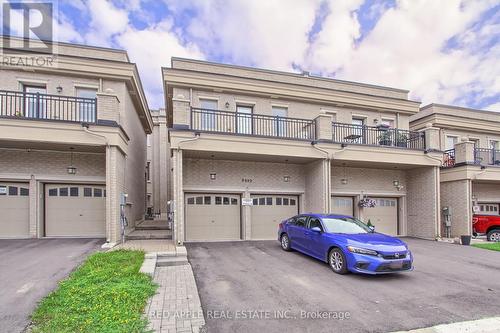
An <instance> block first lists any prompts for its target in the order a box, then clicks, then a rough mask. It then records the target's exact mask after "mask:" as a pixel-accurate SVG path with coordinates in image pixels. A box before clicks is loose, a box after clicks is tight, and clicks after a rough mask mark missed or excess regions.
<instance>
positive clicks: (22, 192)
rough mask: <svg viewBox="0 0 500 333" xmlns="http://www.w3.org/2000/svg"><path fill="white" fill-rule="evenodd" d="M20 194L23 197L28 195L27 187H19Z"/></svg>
mask: <svg viewBox="0 0 500 333" xmlns="http://www.w3.org/2000/svg"><path fill="white" fill-rule="evenodd" d="M20 195H21V196H23V197H27V196H28V195H30V190H29V188H24V187H21V191H20Z"/></svg>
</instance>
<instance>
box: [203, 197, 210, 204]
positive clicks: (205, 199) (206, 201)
mask: <svg viewBox="0 0 500 333" xmlns="http://www.w3.org/2000/svg"><path fill="white" fill-rule="evenodd" d="M203 202H204V204H205V205H210V204H211V202H212V197H211V196H206V197H203Z"/></svg>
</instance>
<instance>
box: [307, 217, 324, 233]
mask: <svg viewBox="0 0 500 333" xmlns="http://www.w3.org/2000/svg"><path fill="white" fill-rule="evenodd" d="M312 228H320V229H321V231H323V227H322V226H321V222H320V221H319V219H317V218H315V217H312V218H311V219H309V229H312Z"/></svg>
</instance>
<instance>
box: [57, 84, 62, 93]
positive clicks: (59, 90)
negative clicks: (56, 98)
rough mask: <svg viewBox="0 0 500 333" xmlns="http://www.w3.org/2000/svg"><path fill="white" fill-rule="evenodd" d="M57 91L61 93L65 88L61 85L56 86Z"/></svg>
mask: <svg viewBox="0 0 500 333" xmlns="http://www.w3.org/2000/svg"><path fill="white" fill-rule="evenodd" d="M56 90H57V92H58V93H59V94H60V93H62V91H63V88H62V87H61V86H57V87H56Z"/></svg>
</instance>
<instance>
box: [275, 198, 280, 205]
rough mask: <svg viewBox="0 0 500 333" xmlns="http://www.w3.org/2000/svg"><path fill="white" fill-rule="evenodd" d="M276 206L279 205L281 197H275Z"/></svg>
mask: <svg viewBox="0 0 500 333" xmlns="http://www.w3.org/2000/svg"><path fill="white" fill-rule="evenodd" d="M276 206H281V198H276Z"/></svg>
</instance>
